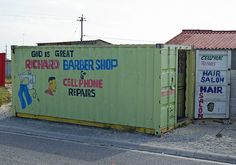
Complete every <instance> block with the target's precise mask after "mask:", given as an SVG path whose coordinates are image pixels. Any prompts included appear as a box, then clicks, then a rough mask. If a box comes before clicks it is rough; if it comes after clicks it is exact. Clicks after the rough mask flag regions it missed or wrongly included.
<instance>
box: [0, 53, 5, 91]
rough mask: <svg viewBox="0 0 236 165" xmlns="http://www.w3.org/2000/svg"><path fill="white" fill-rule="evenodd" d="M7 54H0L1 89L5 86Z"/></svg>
mask: <svg viewBox="0 0 236 165" xmlns="http://www.w3.org/2000/svg"><path fill="white" fill-rule="evenodd" d="M5 60H6V53H0V87H2V86H5Z"/></svg>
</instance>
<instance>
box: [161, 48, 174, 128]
mask: <svg viewBox="0 0 236 165" xmlns="http://www.w3.org/2000/svg"><path fill="white" fill-rule="evenodd" d="M176 54H177V49H173V48H172V49H171V48H169V47H167V48H163V49H161V128H167V129H169V128H171V127H173V126H174V124H175V121H176V120H175V112H176V107H175V101H176Z"/></svg>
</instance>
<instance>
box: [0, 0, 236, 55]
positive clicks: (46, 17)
mask: <svg viewBox="0 0 236 165" xmlns="http://www.w3.org/2000/svg"><path fill="white" fill-rule="evenodd" d="M235 7H236V0H35V1H34V0H0V19H1V21H0V37H1V39H0V52H2V51H5V45H6V44H7V45H8V49H9V46H10V45H36V43H38V42H53V41H72V40H80V26H79V22H78V21H76V19H77V17H79V16H81V14H84V16H85V17H86V19H87V21H86V22H85V23H84V35H85V37H84V40H92V39H103V40H106V41H108V42H112V43H114V44H143V43H148V44H154V43H156V42H163V43H164V42H166V41H168V40H169V39H171V38H172V37H174V36H175V35H177V34H178V33H180V32H181V31H182V29H212V30H236V12H235ZM8 51H10V50H8ZM9 57H10V53H9V54H8V58H9Z"/></svg>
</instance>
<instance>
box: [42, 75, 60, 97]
mask: <svg viewBox="0 0 236 165" xmlns="http://www.w3.org/2000/svg"><path fill="white" fill-rule="evenodd" d="M48 83H49V84H48V89H47V90H45V93H46V94H48V95H49V96H54V92H56V88H57V82H56V78H55V77H49V78H48Z"/></svg>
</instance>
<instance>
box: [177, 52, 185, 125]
mask: <svg viewBox="0 0 236 165" xmlns="http://www.w3.org/2000/svg"><path fill="white" fill-rule="evenodd" d="M186 61H187V51H186V50H179V51H178V88H177V89H178V91H177V98H178V99H177V121H178V122H179V121H182V120H184V119H185V118H186V105H185V100H186V67H187V66H186V63H187V62H186Z"/></svg>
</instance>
